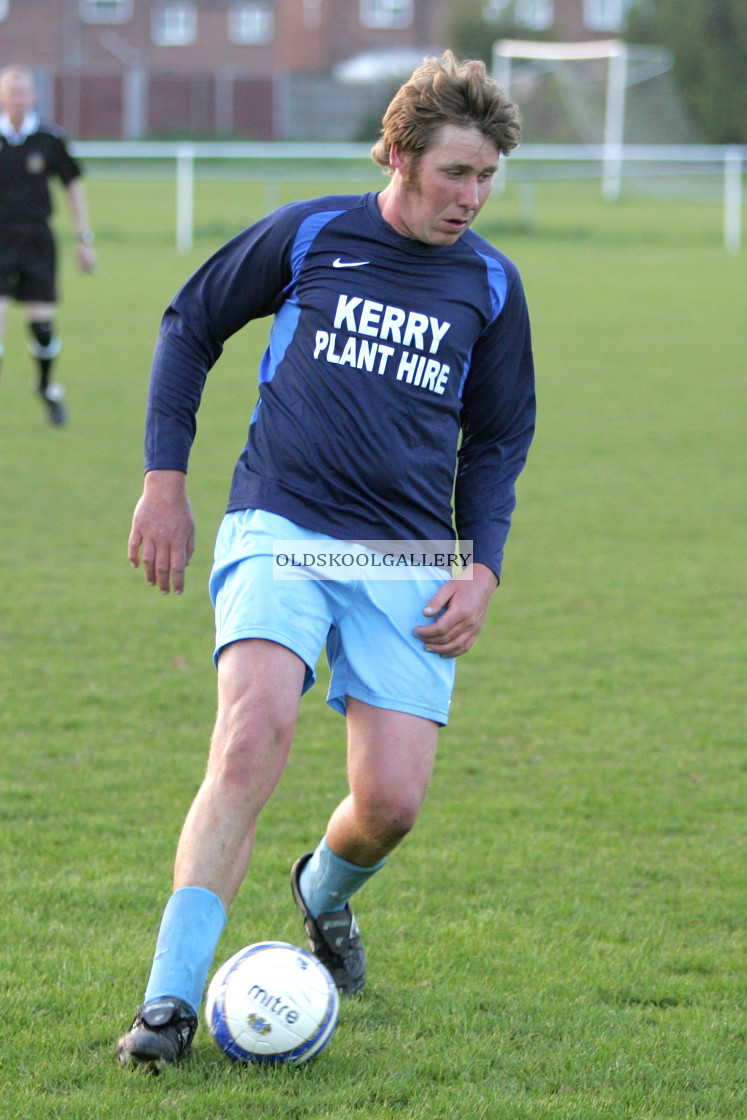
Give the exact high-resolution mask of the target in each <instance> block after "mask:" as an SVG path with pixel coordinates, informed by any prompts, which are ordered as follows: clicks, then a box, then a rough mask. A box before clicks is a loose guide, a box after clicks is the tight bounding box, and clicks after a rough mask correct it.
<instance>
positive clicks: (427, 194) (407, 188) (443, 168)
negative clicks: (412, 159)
mask: <svg viewBox="0 0 747 1120" xmlns="http://www.w3.org/2000/svg"><path fill="white" fill-rule="evenodd" d="M498 155H499V152H498V149H497V148H496V147H495V145H494V144H493V143H492V141H490V140H488V139H487V137H485V136H483V134H482V133H481V132H480V130H479V129H477V128H474V127H463V126H460V125H455V124H445V125H442V127H441V128H440V129H438V131H437V132H436V133H435V134H434V138H433V142H432V143H431V145H430V147H429V148H428V149H427V150H426V152H425V153H424V154H423V156H422V157H421V158H420V160H419V162H418V163H416V164H415V165H414V167H413V166H411V165H410V164H409V161H408V160H407V159H406V158H405V157H403V156H402V155H401V153H400V152H398V151H397V149H396V148H395V149H392V165H393V166H394V168H395V177H396V175H397V172H399V175H400V176H401V179H400V181H399V183H398V184H397V186H398V187H399V188H400V189H398V190H397V191H396V192H395V194H394V195H393V198H392V201H393V203H394V205H393V207H392V210H391V213H390V214H389V215H387V214H386V212H385V213H384V216H385V217H387V220H388V221H390V222H391V224H392V225H393V226H394V227H395V229H397V230H398V231H399V232H400V233H403V234H404V235H405V236H406V237H414V238H416V239H417V240H418V241H424V242H425V243H426V244H427V245H452V244H453V243H454V242H455V241H456V240H458V238H459V237H461V235H462V234H463V233H464V231H465V230H466V229H468V228H469V226H470V225H471V224H472V222H473V221H474V220H475V218H476V217H477V215H478V214H479V213H480V211H481V209H482V207H483V206H484V204H485V201H486V199H487V197H488V195H489V194H490V191H491V189H492V186H493V177H494V175H495V173H496V171H497V170H498Z"/></svg>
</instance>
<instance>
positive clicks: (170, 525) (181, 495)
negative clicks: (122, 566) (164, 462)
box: [127, 471, 195, 595]
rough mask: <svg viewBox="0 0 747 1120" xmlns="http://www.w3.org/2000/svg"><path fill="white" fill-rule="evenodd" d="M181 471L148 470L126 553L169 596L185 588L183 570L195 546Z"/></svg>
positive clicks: (189, 508)
mask: <svg viewBox="0 0 747 1120" xmlns="http://www.w3.org/2000/svg"><path fill="white" fill-rule="evenodd" d="M185 479H186V476H185V475H184V473H183V472H182V471H149V472H148V474H146V476H145V487H144V489H143V494H142V497H141V498H140V500H139V502H138V503H137V505H136V506H135V512H134V514H133V516H132V529H131V531H130V539H129V542H128V546H127V555H128V557H129V561H130V563H131V564H132V566H133V568H138V567H139V566H140V556H141V551H142V562H143V570H144V572H145V578H146V581H147V583H148V585H149V586H150V587H158V589H159V590H160V591H161V592H162V593H163V594H164V595H168V593H169V591H170V590H171V589H172V588H173V590H174V592H175V593H176V594H177V595H180V594H181V593H182V591H183V590H184V573H185V570H186V568H187V566H188V564H189V561H190V559H191V557H192V553H193V552H194V547H195V522H194V516H193V514H192V506H191V505H190V502H189V498H188V497H187V489H186V482H185Z"/></svg>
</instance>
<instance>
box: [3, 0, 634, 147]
mask: <svg viewBox="0 0 747 1120" xmlns="http://www.w3.org/2000/svg"><path fill="white" fill-rule="evenodd" d="M508 2H509V0H486V2H485V4H484V11H485V13H486V15H495V16H500V14H501V13H502V12H504V11H505V9H506V6H507V3H508ZM458 3H459V0H0V64H1V63H6V62H11V61H20V62H25V63H27V64H28V65H30V66H32V67H33V69H34V71H35V72H36V75H37V80H38V83H39V87H40V93H41V108H42V110H43V112H44V114H45V115H47V116H48V117H50V118H52V119H54V120H56V121H58V122H59V123H60V124H61V125H63V127H64V128H65V129H66V130H67V131H68V132H69V133H70V134H71V135H73V136H76V137H78V138H81V139H96V138H113V139H116V138H131V139H137V138H143V137H149V136H151V137H152V136H178V135H182V136H184V135H189V136H192V137H198V138H208V137H216V136H217V137H220V136H234V137H244V138H254V139H303V138H309V139H316V138H327V139H353V138H356V137H355V136H354V135H353V133H354V131H355V129H356V127H357V122H358V121H360V120H361V119H362V118H364V117H365V116H366V115H367V114H368V115H370V114H372V113H374V114H375V112H376V111H377V110H378V108H379V104H378V102H377V99H380V98H381V97H382V96H385V95H386V94H387V93H388V91H389V88H390V87H388V86H387V87H386V88H385V89H383V91H382V90H381V89H377V87H375V86H367V85H365V84H358V85H355V84H353V85H349V86H347V87H346V88H345V89H344V90H343V91H342V93H341V91H340V87H339V86H336V83H335V82H334V81H333V78H332V76H331V75H332V71H333V68H334V67H335V66H337V65H338V64H339V63H341V62H344V61H345V60H349V59H350V58H351V57H353V56H357V55H359V54H361V53H362V52H375V51H381V50H404V49H408V48H409V49H410V50H412V51H415V52H418V51H420V52H421V57H422V53H425V52H426V51H428V50H433V49H440V48H442V47H443V46H445V45H447V43H446V37H447V34H448V32H447V29H448V24H449V18H450V14H451V12H452V10H453V8H454V6H455V5H457V4H458ZM628 3H629V0H515V2H514V4H513V10H514V13H515V19H516V22H517V24H518V25H519V26H520V27H522V26H523V27H526V28H527V29H535V30H547V29H551V30H552V31H553V32H554V33H555V34H556V36H557V37H558V38H561V39H574V38H588V37H594V36H597V35H606V36H609V34H610V33H611V32H613V33H614V31H615V30H616V29H619V27H620V26H621V22H622V19H623V16H624V11H625V9H626V7H627V5H628ZM335 87H336V88H335Z"/></svg>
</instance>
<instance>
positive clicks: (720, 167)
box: [73, 141, 747, 253]
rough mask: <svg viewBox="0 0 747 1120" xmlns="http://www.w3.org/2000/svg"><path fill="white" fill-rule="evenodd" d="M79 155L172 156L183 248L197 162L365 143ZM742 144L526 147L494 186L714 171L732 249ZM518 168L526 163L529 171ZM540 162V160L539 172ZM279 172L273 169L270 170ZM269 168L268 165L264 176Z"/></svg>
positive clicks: (331, 154)
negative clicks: (567, 177) (572, 174)
mask: <svg viewBox="0 0 747 1120" xmlns="http://www.w3.org/2000/svg"><path fill="white" fill-rule="evenodd" d="M73 151H74V152H75V153H76V154H77V155H79V156H80V157H81V158H82V159H94V160H159V161H161V162H163V161H164V160H165V161H169V162H171V161H173V163H174V178H175V185H176V245H177V248H178V249H179V250H180V252H188V251H189V249H191V247H192V241H193V236H194V179H195V164H196V163H197V162H199V161H205V162H208V161H211V160H243V161H244V162H246V163H254V164H258V165H259V166H260V167H261V166H263V165H264V166H265V167H267V165H268V164H270V163H272V164H277V163H284V162H288V163H290V162H297V163H303V162H307V161H308V162H309V163H316V164H317V166H318V165H319V164H320V163H321V162H323V163H324V164H327V163H328V162H329V161H334V162H338V161H339V162H343V161H344V162H347V163H351V161H352V162H355V161H364V160H366V161H369V167H371V166H372V165H371V164H370V147H369V145H368V144H327V145H325V146H324V147H320V146H319V145H318V144H297V143H235V142H234V143H176V142H172V143H166V142H148V141H144V142H131V143H128V142H121V143H120V142H116V143H114V142H111V143H108V142H99V141H86V142H79V143H77V144H74V145H73ZM745 159H747V147H744V146H738V145H723V146H722V145H714V144H685V145H677V144H672V145H661V144H653V145H618V144H615V145H610V144H606V145H604V144H601V145H600V144H524V145H522V146H521V147H519V148H518V149H517V150H516V151H515V152H513V153H512V155H511V158H510V160H502V161H501V173H500V180H499V184H498V187H499V188H500V186H502V185H504V184H505V179H506V177H507V176H509V175H510V176H511V177H512V178H514V177H516V178H520V179H521V178H529V179H534V178H537V177H539V176H540V174H541V175H542V176H543V177H546V178H552V177H556V176H559V175H560V174H561V172H560V170H559V169H560V168H561V165H566V166H571V167H574V166H575V167H576V168H577V171H576V174H578V175H579V176H581V175H583V176H584V177H587V178H591V177H598V178H599V179H600V181H601V187H602V195H603V197H604V198H605V199H608V200H614V199H616V198H617V197H619V195H620V191H621V188H622V182H623V180H624V178H625V175H626V173H628V174H631V173H632V172H633V169H637V171H638V173H640V170H641V169H645V168H646V167H648V168H661V167H667V168H669V169H670V170H671V172H672V173H676V172H682V173H684V171H685V169H686V170H688V171H690V172H692V171H693V170H696V169H697V170H702V171H703V172H706V171H707V172H709V173H710V174H714V173H716V174H719V175H720V176H721V177H722V179H723V208H724V245H725V247H726V249H727V250H728V251H729V252H730V253H737V252H739V250H740V249H741V247H742V207H743V175H744V163H745ZM523 165H527V166H526V168H525V167H524V166H523ZM539 165H542V169H540V167H539ZM274 174H275V175H277V173H276V172H275V173H274ZM272 175H273V172H272V171H270V170H269V169H268V171H267V176H269V177H270V178H271V177H272Z"/></svg>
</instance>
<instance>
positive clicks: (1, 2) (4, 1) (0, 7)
mask: <svg viewBox="0 0 747 1120" xmlns="http://www.w3.org/2000/svg"><path fill="white" fill-rule="evenodd" d="M7 14H8V0H0V21H1V20H4V19H5V18H6V16H7Z"/></svg>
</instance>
